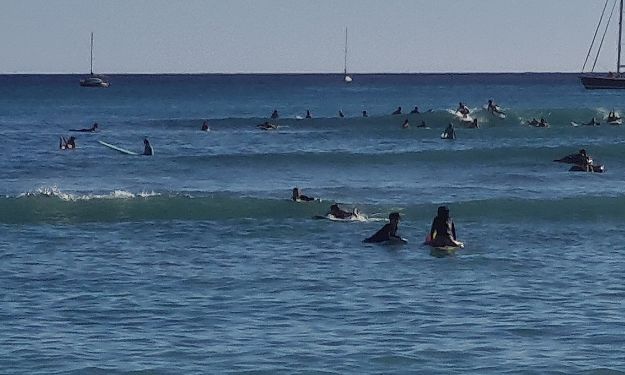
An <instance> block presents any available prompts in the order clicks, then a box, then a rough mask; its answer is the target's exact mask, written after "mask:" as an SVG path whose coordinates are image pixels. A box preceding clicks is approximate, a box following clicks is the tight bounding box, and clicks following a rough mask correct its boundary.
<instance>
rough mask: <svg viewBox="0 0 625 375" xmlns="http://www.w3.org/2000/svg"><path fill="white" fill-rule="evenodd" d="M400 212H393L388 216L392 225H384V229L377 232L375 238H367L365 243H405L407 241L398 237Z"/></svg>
mask: <svg viewBox="0 0 625 375" xmlns="http://www.w3.org/2000/svg"><path fill="white" fill-rule="evenodd" d="M399 219H400V217H399V212H392V213H391V214H390V215H388V220H389V221H390V223H388V224H386V225H384V226H383V227H382V229H380V230H379V231H377V232H376V233H375V234H374V235H373V236H371V237H369V238H367V239H366V240H364V241H363V242H365V243H379V242H386V241H391V240H397V241H401V242H405V240H404V239H403V238H401V237H399V236H398V235H397V226H398V225H399Z"/></svg>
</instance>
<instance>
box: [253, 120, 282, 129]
mask: <svg viewBox="0 0 625 375" xmlns="http://www.w3.org/2000/svg"><path fill="white" fill-rule="evenodd" d="M256 127H257V128H259V129H261V130H274V129H278V125H275V124H272V123H270V122H269V121H265V122H263V123H262V124H258V125H256Z"/></svg>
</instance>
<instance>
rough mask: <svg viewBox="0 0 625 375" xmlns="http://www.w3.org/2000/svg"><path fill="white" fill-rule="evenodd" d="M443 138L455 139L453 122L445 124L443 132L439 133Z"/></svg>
mask: <svg viewBox="0 0 625 375" xmlns="http://www.w3.org/2000/svg"><path fill="white" fill-rule="evenodd" d="M441 138H443V139H456V129H454V124H452V123H450V124H449V125H447V127H446V128H445V130H444V131H443V134H442V135H441Z"/></svg>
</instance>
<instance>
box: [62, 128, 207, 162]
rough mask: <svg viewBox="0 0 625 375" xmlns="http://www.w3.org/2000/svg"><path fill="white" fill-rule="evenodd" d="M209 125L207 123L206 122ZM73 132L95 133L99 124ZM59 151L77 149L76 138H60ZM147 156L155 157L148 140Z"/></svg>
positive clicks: (144, 144)
mask: <svg viewBox="0 0 625 375" xmlns="http://www.w3.org/2000/svg"><path fill="white" fill-rule="evenodd" d="M205 123H206V124H207V122H206V121H205ZM69 131H71V132H79V133H95V132H97V131H98V123H97V122H95V123H93V125H92V126H91V127H90V128H85V129H70V130H69ZM59 149H61V150H74V149H76V137H74V136H71V137H69V138H65V137H60V138H59ZM142 155H146V156H152V155H154V150H153V149H152V145H151V144H150V141H148V139H147V138H144V139H143V154H142Z"/></svg>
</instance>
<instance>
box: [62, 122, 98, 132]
mask: <svg viewBox="0 0 625 375" xmlns="http://www.w3.org/2000/svg"><path fill="white" fill-rule="evenodd" d="M97 130H98V123H97V122H94V123H93V125H91V127H90V128H88V129H70V130H69V131H71V132H81V133H95V132H96V131H97Z"/></svg>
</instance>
